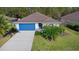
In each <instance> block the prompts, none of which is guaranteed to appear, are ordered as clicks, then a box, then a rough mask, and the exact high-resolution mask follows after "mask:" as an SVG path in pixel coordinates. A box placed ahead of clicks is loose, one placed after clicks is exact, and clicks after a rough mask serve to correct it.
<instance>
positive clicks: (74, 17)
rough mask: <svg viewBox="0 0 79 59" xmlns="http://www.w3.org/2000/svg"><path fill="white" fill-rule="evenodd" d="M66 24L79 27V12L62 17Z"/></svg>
mask: <svg viewBox="0 0 79 59" xmlns="http://www.w3.org/2000/svg"><path fill="white" fill-rule="evenodd" d="M61 22H63V23H64V24H72V25H79V11H77V12H74V13H71V14H68V15H65V16H63V17H61Z"/></svg>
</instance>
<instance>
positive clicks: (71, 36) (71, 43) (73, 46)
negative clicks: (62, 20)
mask: <svg viewBox="0 0 79 59" xmlns="http://www.w3.org/2000/svg"><path fill="white" fill-rule="evenodd" d="M65 29H66V30H65V32H66V34H65V35H64V36H61V35H60V36H58V37H57V38H56V40H55V41H53V40H51V41H49V40H47V39H44V38H43V37H41V35H35V37H34V41H33V44H32V51H53V50H54V51H55V50H57V51H66V50H67V51H72V50H79V33H78V32H76V31H73V30H71V29H69V28H65Z"/></svg>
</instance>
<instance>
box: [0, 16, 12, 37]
mask: <svg viewBox="0 0 79 59" xmlns="http://www.w3.org/2000/svg"><path fill="white" fill-rule="evenodd" d="M11 28H12V24H11V23H10V22H9V20H8V19H7V18H6V17H5V16H2V15H0V34H1V35H4V34H5V33H6V32H7V31H9V30H10V29H11Z"/></svg>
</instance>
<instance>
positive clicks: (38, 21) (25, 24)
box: [14, 12, 61, 31]
mask: <svg viewBox="0 0 79 59" xmlns="http://www.w3.org/2000/svg"><path fill="white" fill-rule="evenodd" d="M14 24H15V25H16V28H17V29H18V30H19V31H26V30H39V29H42V27H43V26H45V25H51V24H53V25H55V26H59V25H60V24H61V22H59V21H57V20H55V19H52V18H51V17H48V16H45V15H43V14H41V13H39V12H35V13H33V14H31V15H29V16H27V17H24V18H23V19H18V20H17V21H15V22H14Z"/></svg>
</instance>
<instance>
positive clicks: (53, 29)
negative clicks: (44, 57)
mask: <svg viewBox="0 0 79 59" xmlns="http://www.w3.org/2000/svg"><path fill="white" fill-rule="evenodd" d="M62 32H63V30H62V28H60V27H57V26H53V25H52V26H44V27H43V30H42V32H41V35H42V36H43V37H44V38H46V39H48V40H49V41H51V40H52V39H53V40H55V39H56V37H57V36H58V35H59V34H60V33H62Z"/></svg>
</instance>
